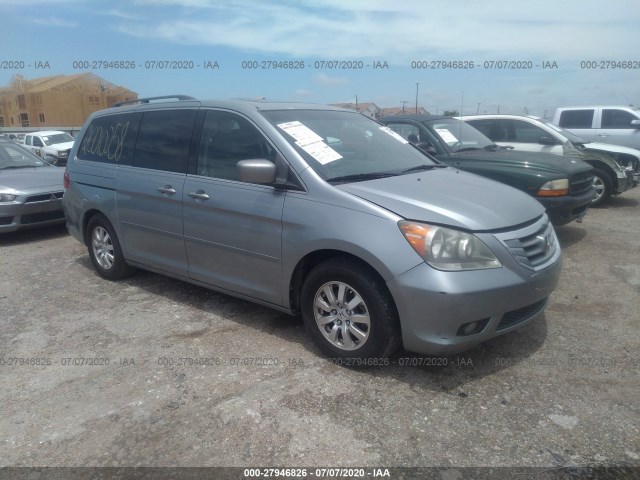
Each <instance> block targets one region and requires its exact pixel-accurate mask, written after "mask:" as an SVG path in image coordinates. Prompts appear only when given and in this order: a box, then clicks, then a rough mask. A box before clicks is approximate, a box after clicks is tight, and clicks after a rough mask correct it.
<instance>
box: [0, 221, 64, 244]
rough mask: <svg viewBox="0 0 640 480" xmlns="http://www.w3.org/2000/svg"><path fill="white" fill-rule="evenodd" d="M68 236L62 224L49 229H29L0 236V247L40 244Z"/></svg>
mask: <svg viewBox="0 0 640 480" xmlns="http://www.w3.org/2000/svg"><path fill="white" fill-rule="evenodd" d="M67 235H69V232H68V231H67V228H66V226H65V225H64V224H62V225H52V226H50V227H39V228H29V229H26V230H18V231H16V232H8V233H3V234H1V235H0V246H10V245H18V244H21V243H31V242H42V241H45V240H51V239H54V238H58V237H65V236H67Z"/></svg>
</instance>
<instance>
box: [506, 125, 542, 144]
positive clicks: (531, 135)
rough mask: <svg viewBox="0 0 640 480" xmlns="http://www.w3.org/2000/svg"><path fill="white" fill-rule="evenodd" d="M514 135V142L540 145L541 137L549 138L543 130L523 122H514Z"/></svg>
mask: <svg viewBox="0 0 640 480" xmlns="http://www.w3.org/2000/svg"><path fill="white" fill-rule="evenodd" d="M513 133H514V136H515V138H514V139H513V141H514V142H520V143H540V137H542V136H548V135H547V133H546V132H545V131H544V130H542V129H541V128H539V127H536V126H535V125H531V124H530V123H527V122H523V121H521V120H516V121H514V122H513Z"/></svg>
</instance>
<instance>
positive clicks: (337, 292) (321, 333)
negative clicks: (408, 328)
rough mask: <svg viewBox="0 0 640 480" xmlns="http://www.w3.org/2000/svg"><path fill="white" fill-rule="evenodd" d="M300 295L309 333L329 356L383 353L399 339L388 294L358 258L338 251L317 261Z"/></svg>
mask: <svg viewBox="0 0 640 480" xmlns="http://www.w3.org/2000/svg"><path fill="white" fill-rule="evenodd" d="M300 300H301V310H302V318H303V320H304V322H305V325H306V327H307V330H308V332H309V334H310V335H311V337H312V338H313V340H314V341H315V343H316V344H317V345H318V347H320V349H321V350H322V351H323V352H324V353H325V354H326V355H327V356H329V357H331V358H334V359H339V360H346V361H349V360H352V361H356V360H364V359H374V358H385V357H387V356H389V355H390V354H391V353H393V351H394V350H396V349H397V348H398V346H399V345H400V327H399V321H398V314H397V311H396V308H395V305H394V303H393V300H392V298H391V294H390V293H389V291H388V290H387V288H386V286H385V285H384V283H383V282H382V281H381V280H379V279H378V278H377V276H376V275H375V274H374V273H373V272H372V271H371V270H370V269H369V268H367V267H365V266H363V265H362V264H361V263H359V262H357V261H354V260H352V259H350V258H345V257H336V258H333V259H330V260H327V261H325V262H323V263H321V264H319V265H317V266H316V267H315V268H314V269H313V270H311V272H310V273H309V275H308V276H307V278H306V279H305V281H304V284H303V286H302V292H301V299H300Z"/></svg>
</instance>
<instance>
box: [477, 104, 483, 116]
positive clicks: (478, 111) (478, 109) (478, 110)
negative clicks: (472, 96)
mask: <svg viewBox="0 0 640 480" xmlns="http://www.w3.org/2000/svg"><path fill="white" fill-rule="evenodd" d="M480 105H482V104H481V103H480V102H478V108H477V109H476V115H478V114H479V113H480Z"/></svg>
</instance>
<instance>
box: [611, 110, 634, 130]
mask: <svg viewBox="0 0 640 480" xmlns="http://www.w3.org/2000/svg"><path fill="white" fill-rule="evenodd" d="M632 120H638V118H637V117H635V116H633V115H632V114H630V113H629V112H626V111H624V110H618V109H615V108H605V109H603V110H602V128H633V127H632V126H631V121H632Z"/></svg>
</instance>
